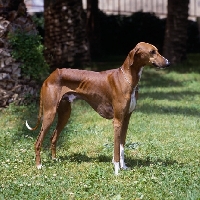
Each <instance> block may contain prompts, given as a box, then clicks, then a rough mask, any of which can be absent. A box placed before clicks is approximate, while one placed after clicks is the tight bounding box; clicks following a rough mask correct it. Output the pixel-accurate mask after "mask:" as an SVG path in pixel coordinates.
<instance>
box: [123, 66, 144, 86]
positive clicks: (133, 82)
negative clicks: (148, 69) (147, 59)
mask: <svg viewBox="0 0 200 200" xmlns="http://www.w3.org/2000/svg"><path fill="white" fill-rule="evenodd" d="M143 67H144V66H137V65H136V66H133V65H131V66H129V65H126V64H125V63H124V64H123V65H122V66H121V67H120V70H121V71H122V74H123V76H124V79H125V81H126V82H127V83H128V84H129V85H130V86H131V88H132V89H135V88H137V86H138V83H139V81H140V78H141V75H142V70H143Z"/></svg>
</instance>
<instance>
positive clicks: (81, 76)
mask: <svg viewBox="0 0 200 200" xmlns="http://www.w3.org/2000/svg"><path fill="white" fill-rule="evenodd" d="M146 65H153V66H155V67H156V68H158V69H164V68H166V67H169V65H170V63H169V61H168V60H167V59H166V58H164V57H163V56H161V55H160V54H159V53H158V49H157V48H156V47H155V46H153V45H151V44H149V43H145V42H140V43H138V44H137V45H136V46H135V48H134V49H133V50H131V51H130V52H129V54H128V56H127V57H126V59H125V61H124V63H123V65H122V66H121V67H119V68H117V69H112V70H106V71H102V72H94V71H87V70H78V69H67V68H63V69H56V70H55V71H54V72H52V73H51V74H50V75H49V77H48V78H47V79H46V80H45V81H44V83H43V85H42V88H41V93H40V108H39V114H38V121H37V124H36V126H35V127H34V128H31V127H30V126H29V125H28V122H27V121H26V126H27V128H28V129H30V130H36V129H37V128H38V126H39V124H40V122H41V121H42V126H41V130H40V133H39V136H38V138H37V140H36V143H35V156H36V166H37V168H38V169H41V167H42V164H41V158H40V151H41V146H42V142H43V139H44V137H45V135H46V134H47V132H48V130H49V128H50V126H51V124H52V122H53V120H54V118H55V115H56V113H57V114H58V121H57V126H56V128H55V130H54V132H53V135H52V137H51V152H52V158H53V159H55V158H56V143H57V140H58V136H59V134H60V133H61V131H62V129H63V128H64V126H65V125H66V123H67V122H68V119H69V117H70V113H71V103H72V102H73V101H74V100H75V99H83V100H85V101H86V102H87V103H88V104H89V105H90V106H91V107H92V108H93V109H94V110H95V111H96V112H97V113H98V114H99V115H100V116H102V117H103V118H106V119H113V127H114V156H113V163H114V171H115V174H116V175H117V174H118V173H119V170H120V168H121V169H127V166H126V164H125V162H124V145H125V140H126V133H127V128H128V124H129V119H130V117H131V114H132V112H133V111H134V109H135V106H136V101H137V99H138V82H139V80H140V78H141V74H142V70H143V68H144V66H146ZM42 116H43V119H42Z"/></svg>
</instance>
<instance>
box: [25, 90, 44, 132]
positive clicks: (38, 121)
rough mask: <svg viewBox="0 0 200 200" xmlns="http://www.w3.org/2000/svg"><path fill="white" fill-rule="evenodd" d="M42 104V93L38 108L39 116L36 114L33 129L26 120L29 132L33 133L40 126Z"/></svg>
mask: <svg viewBox="0 0 200 200" xmlns="http://www.w3.org/2000/svg"><path fill="white" fill-rule="evenodd" d="M42 107H43V103H42V92H41V93H40V108H39V114H38V120H37V124H36V126H35V127H34V128H31V127H30V126H29V124H28V122H27V120H26V127H27V128H28V129H29V130H31V131H34V130H36V129H37V128H38V126H39V125H40V122H41V118H42V110H43V108H42Z"/></svg>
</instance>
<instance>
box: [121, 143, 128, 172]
mask: <svg viewBox="0 0 200 200" xmlns="http://www.w3.org/2000/svg"><path fill="white" fill-rule="evenodd" d="M120 167H121V169H125V170H126V169H128V167H127V166H126V164H125V161H124V147H123V145H122V144H120Z"/></svg>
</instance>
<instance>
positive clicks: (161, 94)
mask: <svg viewBox="0 0 200 200" xmlns="http://www.w3.org/2000/svg"><path fill="white" fill-rule="evenodd" d="M193 60H194V59H193ZM107 65H108V66H110V64H109V63H107ZM97 66H98V64H97ZM117 66H120V64H119V63H118V64H116V65H113V68H115V67H117ZM179 67H182V66H179ZM189 67H192V68H193V67H194V68H195V67H196V72H190V70H185V71H184V73H183V71H181V73H180V72H177V71H176V70H175V71H171V72H169V71H167V70H163V71H155V69H149V68H145V69H144V71H143V74H142V78H141V81H140V93H139V100H138V104H137V108H136V110H135V112H134V114H133V115H132V117H131V119H130V123H129V128H128V135H127V143H126V148H125V161H126V162H127V165H128V166H129V167H130V170H128V171H120V175H119V176H117V177H116V176H115V175H114V173H113V164H112V163H111V160H112V156H113V127H112V122H111V120H105V119H103V118H101V117H100V116H99V115H98V114H97V113H96V112H94V111H93V109H92V108H91V107H89V106H88V105H87V104H86V103H85V102H84V101H77V102H74V103H73V104H72V107H73V109H72V110H73V112H72V115H71V118H70V121H69V123H68V125H67V126H66V127H65V129H64V130H63V132H62V134H61V135H60V137H59V140H58V145H57V159H58V160H57V161H52V160H51V156H50V155H49V152H50V151H49V146H50V144H49V139H50V137H51V134H52V132H53V129H54V127H55V124H54V125H53V127H52V128H51V130H50V132H49V133H48V134H47V136H46V138H45V140H44V142H43V146H42V153H41V156H42V162H43V168H42V170H37V169H36V167H35V160H34V147H33V144H34V143H35V141H36V139H37V136H38V134H39V129H38V130H36V131H33V132H31V131H29V130H27V128H26V127H25V120H27V119H28V122H29V124H30V125H31V126H34V125H35V123H36V119H37V114H38V107H37V106H36V105H31V106H20V107H17V106H14V105H10V106H9V108H7V109H4V110H3V111H2V112H0V119H1V120H0V157H1V159H0V170H1V173H0V199H11V200H12V199H13V200H15V199H41V200H42V199H59V200H62V199H63V200H65V199H81V200H82V199H109V200H110V199H111V200H112V199H113V200H114V199H120V200H130V199H131V200H132V199H138V200H139V199H144V200H146V199H153V200H154V199H155V200H163V199H167V200H168V199H169V200H175V199H181V200H182V199H184V200H199V199H200V151H199V149H200V119H199V113H200V105H199V102H200V95H199V94H200V87H199V82H200V74H199V70H198V69H199V68H200V65H199V64H196V65H191V63H190V65H189ZM185 68H186V66H185Z"/></svg>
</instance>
